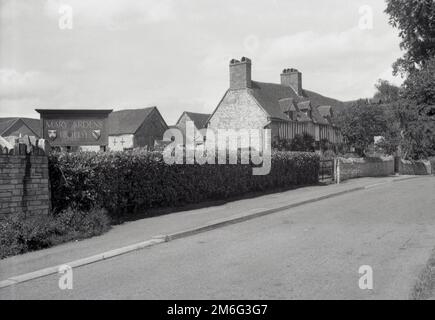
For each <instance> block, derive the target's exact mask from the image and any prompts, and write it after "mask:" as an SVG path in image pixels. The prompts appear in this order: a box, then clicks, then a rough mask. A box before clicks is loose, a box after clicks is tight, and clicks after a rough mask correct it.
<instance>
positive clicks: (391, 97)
mask: <svg viewBox="0 0 435 320" xmlns="http://www.w3.org/2000/svg"><path fill="white" fill-rule="evenodd" d="M375 88H376V90H377V92H376V93H375V95H374V99H375V100H380V101H381V102H382V103H390V102H394V101H397V100H399V98H400V95H399V94H400V88H399V87H397V86H395V85H394V84H391V83H390V82H388V80H382V79H379V80H378V82H377V83H376V84H375Z"/></svg>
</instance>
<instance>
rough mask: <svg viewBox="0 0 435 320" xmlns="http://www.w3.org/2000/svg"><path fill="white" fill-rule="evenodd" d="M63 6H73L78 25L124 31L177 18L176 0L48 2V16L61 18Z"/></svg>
mask: <svg viewBox="0 0 435 320" xmlns="http://www.w3.org/2000/svg"><path fill="white" fill-rule="evenodd" d="M62 5H67V6H69V7H71V9H72V14H73V21H74V24H75V25H81V26H103V27H106V28H109V29H124V28H127V27H128V26H130V25H137V24H150V23H155V22H161V21H166V20H170V19H172V18H173V17H174V10H173V0H129V1H120V0H105V1H100V0H86V1H82V0H69V1H63V0H47V1H46V3H45V13H46V14H47V15H48V16H50V17H52V18H55V19H58V18H59V16H60V14H59V8H60V7H61V6H62Z"/></svg>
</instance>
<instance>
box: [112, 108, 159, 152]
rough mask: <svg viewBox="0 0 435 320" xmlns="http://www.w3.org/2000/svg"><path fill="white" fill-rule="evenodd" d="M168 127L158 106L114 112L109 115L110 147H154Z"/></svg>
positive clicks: (121, 148)
mask: <svg viewBox="0 0 435 320" xmlns="http://www.w3.org/2000/svg"><path fill="white" fill-rule="evenodd" d="M167 129H168V125H167V124H166V122H165V120H164V119H163V117H162V115H161V114H160V112H159V110H158V109H157V108H156V107H151V108H144V109H134V110H121V111H115V112H112V113H111V114H110V115H109V145H108V149H109V150H112V151H123V150H129V149H134V148H147V149H149V150H150V149H153V148H154V145H155V142H156V141H158V140H161V139H163V134H164V133H165V131H166V130H167Z"/></svg>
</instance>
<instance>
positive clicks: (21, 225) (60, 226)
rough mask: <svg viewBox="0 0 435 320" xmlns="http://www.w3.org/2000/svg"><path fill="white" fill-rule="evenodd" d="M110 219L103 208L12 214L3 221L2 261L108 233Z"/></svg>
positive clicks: (0, 233)
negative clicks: (28, 214) (87, 210)
mask: <svg viewBox="0 0 435 320" xmlns="http://www.w3.org/2000/svg"><path fill="white" fill-rule="evenodd" d="M109 228H110V220H109V218H108V216H107V214H106V212H105V211H104V210H102V209H93V210H90V211H89V212H83V211H77V210H72V209H67V210H64V211H61V212H60V213H59V214H58V215H56V216H42V215H40V216H31V217H26V216H25V215H23V214H18V215H11V216H9V217H7V218H5V219H4V220H1V221H0V259H3V258H5V257H8V256H12V255H17V254H22V253H25V252H28V251H35V250H39V249H44V248H48V247H51V246H53V245H55V244H59V243H63V242H66V241H70V240H79V239H84V238H89V237H93V236H96V235H100V234H102V233H104V232H106V231H107V230H108V229H109Z"/></svg>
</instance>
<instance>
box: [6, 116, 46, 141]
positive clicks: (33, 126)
mask: <svg viewBox="0 0 435 320" xmlns="http://www.w3.org/2000/svg"><path fill="white" fill-rule="evenodd" d="M18 121H22V122H23V123H24V124H25V125H26V126H27V127H28V128H29V129H30V130H31V131H32V132H34V133H35V135H36V136H38V137H40V136H41V120H39V119H32V118H19V117H17V118H0V135H3V134H4V133H5V132H6V131H7V130H8V129H9V128H10V127H12V126H13V125H14V124H15V123H16V122H18Z"/></svg>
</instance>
